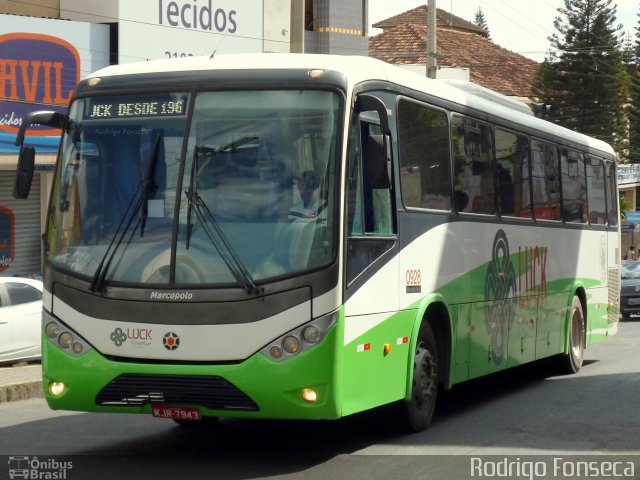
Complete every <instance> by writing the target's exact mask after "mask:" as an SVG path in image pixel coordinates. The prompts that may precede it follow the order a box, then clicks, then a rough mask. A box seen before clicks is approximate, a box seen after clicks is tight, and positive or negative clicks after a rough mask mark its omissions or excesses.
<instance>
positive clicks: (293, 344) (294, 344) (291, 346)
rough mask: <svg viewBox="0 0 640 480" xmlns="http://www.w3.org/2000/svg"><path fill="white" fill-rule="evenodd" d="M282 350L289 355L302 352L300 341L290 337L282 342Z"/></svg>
mask: <svg viewBox="0 0 640 480" xmlns="http://www.w3.org/2000/svg"><path fill="white" fill-rule="evenodd" d="M282 348H284V351H285V352H287V353H298V352H299V351H300V340H298V339H297V338H296V337H294V336H293V335H289V336H287V337H285V338H284V340H283V341H282Z"/></svg>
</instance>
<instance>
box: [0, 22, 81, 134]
mask: <svg viewBox="0 0 640 480" xmlns="http://www.w3.org/2000/svg"><path fill="white" fill-rule="evenodd" d="M0 52H2V53H0V57H1V58H0V99H2V101H0V130H2V131H3V132H6V133H10V134H16V133H17V132H18V128H19V127H20V124H21V122H22V117H23V116H24V115H25V114H27V113H28V112H31V111H33V110H38V109H42V108H43V107H44V108H46V109H47V110H55V111H59V112H61V111H64V110H65V109H66V107H67V104H68V103H69V100H70V98H71V94H72V92H73V89H74V87H75V85H76V83H78V81H79V80H80V57H79V55H78V51H77V50H76V49H75V47H74V46H73V45H71V44H70V43H68V42H66V41H65V40H62V39H60V38H57V37H53V36H50V35H42V34H37V33H9V34H5V35H0ZM57 133H59V131H57V130H55V129H52V128H50V127H43V126H36V127H33V128H32V129H29V131H28V134H29V135H36V136H43V135H56V134H57Z"/></svg>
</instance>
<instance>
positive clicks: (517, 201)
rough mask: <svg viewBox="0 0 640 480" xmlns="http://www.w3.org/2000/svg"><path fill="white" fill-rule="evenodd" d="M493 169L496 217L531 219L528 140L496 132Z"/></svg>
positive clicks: (502, 131) (497, 129)
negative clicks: (495, 181)
mask: <svg viewBox="0 0 640 480" xmlns="http://www.w3.org/2000/svg"><path fill="white" fill-rule="evenodd" d="M496 168H497V172H496V173H497V174H496V177H497V180H498V205H499V207H500V214H501V215H503V216H507V217H518V218H531V197H530V189H529V139H528V138H527V137H525V136H524V135H517V134H515V133H512V132H507V131H506V130H503V129H501V128H496Z"/></svg>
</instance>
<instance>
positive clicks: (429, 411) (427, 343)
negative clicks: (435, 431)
mask: <svg viewBox="0 0 640 480" xmlns="http://www.w3.org/2000/svg"><path fill="white" fill-rule="evenodd" d="M412 380H413V381H412V386H411V398H410V399H409V400H405V401H404V402H403V403H402V416H403V429H404V430H405V431H409V432H421V431H423V430H425V429H426V428H427V427H428V426H429V425H430V424H431V419H432V418H433V412H434V410H435V407H436V400H437V398H438V381H439V378H438V351H437V348H436V340H435V337H434V335H433V330H432V329H431V327H430V326H429V325H427V326H426V328H425V329H424V331H423V332H421V335H420V337H419V338H418V345H417V346H416V352H415V356H414V360H413V379H412Z"/></svg>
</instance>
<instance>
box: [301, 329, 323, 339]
mask: <svg viewBox="0 0 640 480" xmlns="http://www.w3.org/2000/svg"><path fill="white" fill-rule="evenodd" d="M302 338H304V341H305V342H307V343H318V342H319V341H320V339H321V338H322V334H321V333H320V330H318V327H316V326H315V325H309V326H308V327H304V328H303V329H302Z"/></svg>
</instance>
